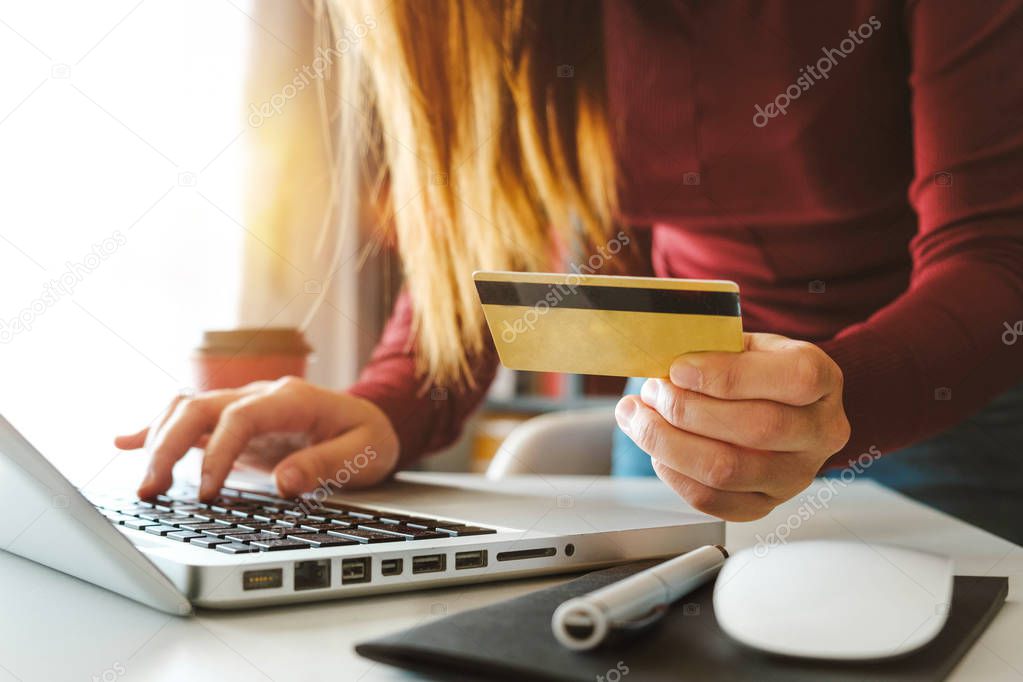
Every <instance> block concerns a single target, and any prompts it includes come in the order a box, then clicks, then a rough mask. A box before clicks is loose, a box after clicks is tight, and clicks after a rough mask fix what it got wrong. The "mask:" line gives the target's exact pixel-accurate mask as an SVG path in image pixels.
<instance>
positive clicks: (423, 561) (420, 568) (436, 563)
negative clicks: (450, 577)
mask: <svg viewBox="0 0 1023 682" xmlns="http://www.w3.org/2000/svg"><path fill="white" fill-rule="evenodd" d="M447 563H448V562H447V556H445V555H444V554H427V555H426V556H414V557H412V572H413V573H437V572H439V571H443V570H444V569H445V568H447Z"/></svg>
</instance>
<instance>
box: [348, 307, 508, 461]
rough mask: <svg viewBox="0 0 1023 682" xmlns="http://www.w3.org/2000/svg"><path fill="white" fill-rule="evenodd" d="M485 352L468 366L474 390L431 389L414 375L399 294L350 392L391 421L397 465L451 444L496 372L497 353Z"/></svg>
mask: <svg viewBox="0 0 1023 682" xmlns="http://www.w3.org/2000/svg"><path fill="white" fill-rule="evenodd" d="M489 338H490V337H489V336H488V337H487V339H488V343H487V349H486V351H485V352H484V353H483V354H482V355H481V356H480V357H478V358H476V359H475V360H474V361H473V365H472V375H473V378H474V379H475V382H476V385H475V388H469V387H465V386H463V387H461V388H458V389H451V388H442V387H439V386H431V385H429V384H427V383H425V382H424V381H423V379H422V377H420V376H419V375H418V374H417V372H416V360H415V340H414V339H413V338H412V301H411V298H410V296H409V295H408V292H402V294H401V296H399V297H398V301H397V302H396V303H395V305H394V312H393V313H392V315H391V319H390V320H389V321H388V323H387V326H386V327H385V328H384V333H383V336H382V337H381V339H380V343H379V344H378V345H377V347H376V349H375V350H374V351H373V356H372V357H371V358H370V361H369V364H367V366H366V367H365V369H363V371H362V374H361V375H360V376H359V380H358V382H356V383H355V385H353V386H351V387H350V388H349V389H348V392H349V393H352V394H353V395H356V396H359V397H360V398H365V399H366V400H369V401H370V402H372V403H374V404H375V405H377V407H379V408H380V409H381V410H383V411H384V413H385V414H386V415H387V416H388V417H389V418H390V420H391V424H392V425H393V426H394V430H395V432H396V433H397V434H398V440H399V442H400V443H401V453H400V461H399V466H403V465H407V464H409V463H410V462H412V461H414V460H416V459H418V458H419V457H421V456H422V455H423V454H425V453H427V452H431V451H433V450H439V449H440V448H443V447H444V446H446V445H450V444H451V443H453V442H454V441H455V440H456V439H457V438H458V436H459V435H460V434H461V432H462V425H463V424H464V423H465V421H466V420H467V419H468V418H469V415H471V414H472V412H473V411H474V410H475V409H476V407H478V406H479V404H480V403H481V402H482V401H483V398H484V396H485V395H486V392H487V388H488V387H489V386H490V382H491V381H493V378H494V373H495V372H496V371H497V353H496V351H495V350H494V348H493V345H492V343H491V342H490V341H489Z"/></svg>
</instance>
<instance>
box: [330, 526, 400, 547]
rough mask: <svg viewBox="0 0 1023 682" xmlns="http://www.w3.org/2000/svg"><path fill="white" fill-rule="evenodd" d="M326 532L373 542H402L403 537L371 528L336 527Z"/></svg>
mask: <svg viewBox="0 0 1023 682" xmlns="http://www.w3.org/2000/svg"><path fill="white" fill-rule="evenodd" d="M327 533H329V534H330V535H335V536H338V537H342V538H348V539H350V540H356V541H358V542H364V543H373V542H404V541H405V538H403V537H400V536H398V535H391V534H390V533H378V532H376V531H372V530H363V529H361V528H338V529H337V530H334V529H331V530H328V531H327Z"/></svg>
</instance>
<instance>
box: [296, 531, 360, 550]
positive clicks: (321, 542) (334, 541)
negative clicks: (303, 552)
mask: <svg viewBox="0 0 1023 682" xmlns="http://www.w3.org/2000/svg"><path fill="white" fill-rule="evenodd" d="M295 539H296V540H301V541H302V542H305V543H308V544H310V545H312V546H313V547H341V546H342V545H357V544H359V541H358V540H349V539H348V538H339V537H337V536H336V535H328V534H326V533H310V534H309V535H296V536H295Z"/></svg>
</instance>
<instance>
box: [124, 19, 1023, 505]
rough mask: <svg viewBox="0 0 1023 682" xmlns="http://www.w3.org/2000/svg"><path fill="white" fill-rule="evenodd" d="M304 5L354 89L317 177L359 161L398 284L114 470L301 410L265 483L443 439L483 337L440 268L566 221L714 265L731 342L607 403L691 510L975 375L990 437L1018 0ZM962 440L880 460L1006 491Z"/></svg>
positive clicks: (280, 424) (535, 261)
mask: <svg viewBox="0 0 1023 682" xmlns="http://www.w3.org/2000/svg"><path fill="white" fill-rule="evenodd" d="M330 10H331V16H332V18H333V19H334V21H335V30H336V31H338V32H339V33H340V31H341V30H342V29H343V27H344V26H345V25H351V24H354V23H356V22H364V23H366V24H367V25H369V26H371V32H370V33H369V34H368V35H367V36H366V37H365V38H364V39H362V41H361V42H360V44H359V46H358V50H357V51H353V52H352V53H350V54H345V55H343V56H342V58H341V59H340V61H339V63H338V64H337V65H335V66H336V69H337V72H336V74H335V76H336V79H337V81H338V82H337V83H334V84H332V86H331V88H329V89H328V91H333V90H334V89H335V88H336V89H337V90H338V91H339V93H340V96H341V97H343V98H344V100H345V101H346V102H348V103H352V102H358V103H360V107H361V109H362V111H361V112H358V113H354V111H353V110H354V107H349V108H346V109H345V110H344V111H343V113H345V115H343V116H342V121H341V124H340V125H341V128H342V130H341V133H340V135H339V139H340V140H341V141H342V142H343V144H342V147H343V148H342V152H343V156H344V159H347V163H348V164H349V165H347V166H344V167H345V168H347V169H348V170H347V171H346V172H345V173H343V174H342V177H343V178H345V187H344V188H342V189H343V190H346V191H344V192H343V193H342V197H343V198H346V201H348V202H351V201H352V200H353V197H355V196H357V195H360V194H361V195H365V194H367V192H365V191H364V190H365V189H366V188H368V187H386V188H387V191H386V195H385V196H383V197H382V199H381V200H382V201H385V202H386V204H387V205H388V206H389V207H390V210H391V212H392V216H391V218H390V220H388V221H386V222H387V224H388V225H389V226H390V227H391V228H393V231H394V234H395V235H396V238H397V242H398V245H399V249H400V254H401V258H402V262H403V266H404V271H405V276H406V280H407V288H406V293H405V294H403V295H402V297H401V298H400V300H399V301H398V303H397V305H396V308H395V311H394V315H393V318H392V319H391V321H390V322H389V324H388V326H387V328H386V330H385V332H384V335H383V338H382V340H381V341H380V344H379V346H378V348H377V350H376V352H375V354H374V356H373V358H372V361H371V362H370V363H369V365H368V367H366V369H365V371H364V372H363V374H362V376H361V378H360V380H359V381H358V383H356V384H355V385H354V386H352V387H350V388H349V389H348V390H347V391H344V392H335V391H330V390H326V389H324V388H319V387H316V386H312V385H309V384H307V383H305V382H303V381H301V380H297V379H285V380H282V381H279V382H275V383H271V384H258V385H251V386H248V387H245V388H241V389H238V390H230V391H213V392H208V393H202V394H199V395H197V396H194V397H191V398H187V399H178V400H176V401H175V402H174V404H173V405H172V406H171V408H170V409H169V410H168V412H167V414H166V415H165V416H164V417H163V418H162V419H161V420H160V421H159V422H158V425H157V426H156V431H155V433H154V434H153V436H152V438H151V439H150V441H151V449H152V452H153V454H152V464H151V468H150V470H149V473H148V475H147V477H146V479H145V481H144V482H143V483H142V485H141V487H140V489H139V494H140V495H142V496H148V495H152V494H155V493H159V492H161V491H163V490H165V489H166V488H167V487H168V486H169V485H170V483H171V467H172V465H173V463H174V462H175V461H176V460H177V459H179V458H180V457H181V456H182V455H183V454H184V453H185V452H186V450H187V449H188V448H189V447H190V446H192V445H193V444H196V443H199V442H205V439H206V438H207V437H208V444H207V445H206V455H205V460H204V465H203V483H202V489H201V494H202V495H203V496H209V495H212V494H214V493H215V491H216V490H217V489H218V488H219V487H220V485H221V483H222V482H223V481H224V478H225V476H226V475H227V474H228V472H229V471H230V469H231V467H232V464H233V462H234V460H235V458H236V457H237V456H238V454H239V452H240V451H241V450H242V449H243V447H244V446H245V444H246V442H247V441H248V440H249V438H250V437H252V436H254V435H257V434H259V433H261V432H267V431H306V432H308V433H309V435H310V436H311V438H312V442H313V444H312V445H311V446H310V447H308V448H306V449H303V450H300V451H297V452H294V453H292V454H290V455H289V456H287V457H285V458H284V459H283V460H281V461H280V462H279V463H277V464H276V466H275V467H274V468H273V475H274V476H275V480H276V482H277V485H278V486H279V488H280V490H281V492H282V493H284V494H286V495H292V494H297V493H301V492H303V491H309V490H312V489H313V488H314V487H316V486H317V484H318V482H319V481H321V480H330V479H331V478H333V477H334V474H335V473H336V472H337V471H338V470H339V469H340V468H342V467H343V466H344V465H345V463H346V462H347V460H349V459H350V458H351V457H352V456H353V455H354V454H355V453H359V452H363V451H368V450H367V448H369V449H371V450H372V451H373V452H374V453H375V457H374V458H373V459H372V461H371V462H370V463H369V465H368V466H366V467H365V468H364V469H363V470H361V471H359V472H358V474H357V475H356V476H355V477H353V479H352V481H351V483H350V485H372V484H374V483H377V482H379V481H381V480H383V479H385V478H386V477H388V476H389V475H390V474H391V473H392V472H393V471H395V470H396V469H398V468H400V467H401V466H403V465H406V464H408V463H409V462H412V461H413V460H415V459H416V458H418V457H420V456H422V455H423V454H424V453H427V452H429V451H431V450H435V449H437V448H440V447H442V446H444V445H446V444H448V443H450V442H452V440H453V439H454V438H455V437H456V436H457V434H458V433H459V429H460V427H461V425H462V423H463V422H464V421H465V419H466V418H467V416H468V415H469V414H470V413H471V412H472V411H473V410H474V409H475V408H476V406H477V405H478V404H479V403H480V401H481V399H482V398H483V395H484V392H485V390H486V388H487V385H488V383H489V382H490V380H491V378H492V376H493V373H494V370H495V365H496V359H495V357H494V353H493V351H492V346H491V343H490V340H489V339H488V338H487V337H486V335H485V327H484V324H483V321H482V317H481V310H480V308H479V305H478V302H477V299H476V294H475V291H474V289H473V284H472V280H471V277H470V273H471V272H472V271H473V270H475V269H548V268H550V267H551V264H550V262H549V258H548V254H550V253H551V251H552V248H551V246H552V244H553V243H555V242H556V241H559V240H560V239H570V238H571V237H572V234H574V233H573V232H571V231H570V230H569V229H568V227H569V226H571V225H577V226H578V225H580V224H581V225H582V226H583V232H584V233H585V235H586V237H587V238H588V240H589V243H590V245H591V248H593V249H597V248H599V246H600V245H601V244H603V243H604V242H605V241H606V240H607V239H608V238H610V236H611V235H613V234H616V233H617V231H618V230H619V229H620V228H621V227H626V228H628V229H630V230H632V232H633V233H634V234H644V233H645V234H648V235H649V237H650V239H649V243H651V247H650V253H649V254H646V255H649V257H650V261H651V262H652V266H653V270H654V272H655V273H656V274H657V275H659V276H666V277H691V278H725V279H732V280H735V281H737V282H738V283H739V284H740V286H741V288H742V292H743V313H744V325H745V327H746V329H747V331H748V332H750V333H748V334H747V336H746V348H747V351H746V352H745V353H740V354H734V355H732V354H717V353H704V354H694V355H690V356H685V357H681V358H679V359H678V360H677V361H676V362H675V363H674V365H673V366H672V368H671V374H670V380H649V381H646V382H645V383H643V384H642V390H641V392H640V394H639V395H638V396H636V395H627V396H626V397H624V398H623V399H622V400H621V402H620V403H619V404H618V407H617V411H616V416H617V419H618V423H619V425H620V426H621V428H622V430H623V432H624V433H625V434H627V435H628V437H629V438H630V439H632V440H633V441H634V442H635V443H636V444H637V445H638V446H639V447H640V448H642V450H643V451H644V452H645V453H647V455H646V456H648V457H649V461H650V462H652V466H653V471H654V472H656V474H657V475H658V476H659V477H660V478H661V479H662V480H663V481H664V482H665V483H666V484H668V485H669V486H670V487H671V488H672V489H673V490H675V491H676V492H677V493H678V494H679V495H681V496H682V497H684V498H685V499H686V500H688V501H689V502H690V503H691V504H692V505H693V506H694V507H696V508H698V509H701V510H703V511H706V512H709V513H711V514H715V515H717V516H719V517H722V518H725V519H732V520H748V519H755V518H759V517H761V516H763V515H765V514H766V513H768V512H769V511H770V510H771V509H772V508H773V507H775V506H776V505H778V504H779V503H780V502H782V501H784V500H786V499H788V498H790V497H792V496H794V495H796V494H798V493H799V492H800V491H801V490H803V489H804V488H805V487H806V486H807V485H808V484H809V483H810V482H811V480H812V479H813V477H814V476H815V475H817V474H818V473H819V472H821V471H822V470H825V469H827V468H829V467H841V466H843V465H846V464H847V463H849V462H856V461H858V458H859V455H860V454H861V453H889V454H886V457H885V458H882V460H881V461H880V462H878V463H877V464H876V465H874V466H877V467H880V466H881V464H882V463H884V462H885V461H886V460H891V461H892V462H893V464H894V465H898V460H899V458H900V456H901V455H902V453H899V452H892V451H895V450H899V449H902V448H907V447H909V446H913V445H914V444H927V443H929V444H931V445H932V446H933V444H934V443H935V442H936V441H935V440H934V438H935V437H936V436H938V434H942V433H950V432H951V431H950V430H953V431H954V429H955V427H956V426H957V425H958V424H961V423H963V422H964V420H966V419H967V418H969V417H971V415H976V414H977V413H978V412H979V413H980V414H981V415H983V414H985V412H984V410H985V406H988V405H992V404H993V405H996V406H997V405H1001V407H999V408H998V409H1000V410H1002V412H1001V413H1000V414H1002V413H1004V410H1005V408H1004V404H1005V403H1006V400H1008V404H1010V406H1011V413H1012V414H1013V415H1014V416H1015V419H1013V420H1011V423H1010V425H1009V427H1010V428H1004V429H1003V430H1002V432H999V433H997V434H991V433H989V434H988V436H990V437H994V438H1006V439H1009V438H1015V439H1016V441H1014V442H1018V440H1019V438H1020V436H1019V431H1020V428H1019V426H1018V417H1019V416H1020V415H1023V407H1021V402H1023V401H1020V400H1016V401H1015V402H1013V401H1012V400H1011V396H1012V394H1006V395H1008V396H1009V398H1008V399H1007V398H1005V397H1004V396H1003V397H1002V398H1001V399H1000V400H1001V403H999V402H998V401H995V403H992V401H993V400H994V399H995V398H996V397H997V396H999V394H1002V393H1004V392H1005V391H1007V390H1008V389H1010V388H1011V387H1013V386H1014V385H1016V384H1017V383H1019V382H1020V380H1021V378H1023V343H1021V344H1016V345H1011V344H1008V343H1007V342H1004V341H1003V332H1004V331H1005V329H1006V323H1008V324H1009V326H1010V327H1011V325H1012V324H1013V323H1014V322H1015V321H1016V320H1017V319H1020V318H1021V317H1023V190H1021V189H1020V185H1019V179H1020V178H1021V177H1023V126H1021V125H1020V124H1021V122H1023V71H1021V70H1020V69H1019V66H1018V61H1019V59H1018V58H1019V56H1020V52H1019V45H1020V44H1021V37H1023V36H1021V35H1020V33H1021V31H1020V26H1021V25H1023V24H1021V19H1023V9H1021V3H1020V2H1017V1H1012V2H1002V3H998V4H990V5H988V4H983V5H980V6H978V5H975V4H970V3H959V2H954V1H953V0H949V1H948V2H921V3H916V2H905V3H900V2H891V1H890V0H857V1H849V2H838V3H835V2H830V3H788V2H714V3H704V2H696V1H693V0H677V1H674V2H656V3H655V2H616V1H612V0H607V1H606V2H603V3H598V2H583V1H580V0H572V1H551V0H506V1H504V2H499V1H496V0H495V1H482V0H478V1H477V0H452V1H450V2H416V1H414V0H397V1H396V2H387V3H380V4H377V3H373V2H355V1H352V0H344V1H341V0H337V1H336V2H333V3H331V4H330ZM366 17H369V18H371V19H372V21H373V23H372V24H370V23H369V22H366ZM346 112H347V113H346ZM367 121H369V122H370V125H369V126H368V127H367V126H366V122H367ZM353 160H355V161H359V162H363V163H365V164H366V165H367V166H368V170H369V173H366V172H357V170H356V169H354V167H353V166H352V165H351V164H352V162H353ZM364 170H366V169H364ZM367 178H368V179H367ZM552 226H553V227H552ZM559 235H560V239H559ZM639 241H641V240H637V243H638V242H639ZM431 386H433V387H444V388H445V389H446V391H439V392H438V391H432V390H430V387H431ZM438 395H441V396H445V397H444V399H435V398H437V396H438ZM987 409H988V410H991V409H994V408H992V407H988V408H987ZM939 438H940V437H939ZM145 439H146V431H142V432H140V433H137V434H134V435H132V436H125V437H121V438H119V439H118V445H119V446H120V447H122V448H138V447H141V446H142V445H143V443H144V441H145ZM929 439H930V440H929ZM974 440H975V441H976V439H974ZM1004 442H1006V443H1007V444H1008V441H1004ZM996 445H997V442H996ZM974 447H980V445H979V444H978V443H977V442H970V441H969V440H967V444H966V445H965V446H963V447H959V448H958V449H956V450H955V451H954V452H948V449H947V448H945V449H944V450H942V449H941V448H938V450H939V451H935V452H934V453H932V454H931V455H928V457H930V459H926V458H925V460H926V461H924V462H923V463H922V465H920V466H922V468H923V471H917V472H915V473H913V474H912V475H911V478H912V477H916V478H913V480H919V477H920V476H925V477H926V475H927V473H928V471H927V470H928V469H931V470H933V471H943V472H945V474H946V475H948V472H949V471H952V472H960V471H968V472H971V473H970V478H969V479H968V480H965V479H964V480H963V481H962V483H963V484H969V485H975V486H980V488H981V489H983V490H986V491H990V492H991V494H992V495H996V496H997V495H998V494H1000V493H1006V494H1007V496H1008V497H1007V498H1006V499H1009V498H1011V499H1013V500H1016V501H1015V502H1014V504H1016V505H1017V509H1018V504H1019V503H1018V497H1019V495H1018V492H1019V482H1020V479H1021V464H1020V458H1019V457H1018V454H1017V453H1011V454H1010V450H1011V448H1009V447H1006V448H1004V452H1001V453H999V452H998V450H999V448H998V447H994V448H991V447H989V448H988V449H987V451H986V454H985V455H984V457H985V458H987V459H984V460H983V461H978V460H979V459H980V458H976V457H974V454H975V453H974V452H973V451H972V450H971V448H974ZM918 452H919V451H918ZM859 459H862V458H859ZM868 459H871V458H868ZM909 460H912V461H913V462H914V465H919V464H920V463H919V462H918V460H917V459H914V458H912V457H907V461H909ZM950 467H951V468H950ZM349 470H350V468H349ZM951 479H952V480H953V481H958V480H959V478H958V474H957V473H954V474H952V475H951ZM998 499H1002V498H998ZM1015 518H1019V514H1016V516H1015Z"/></svg>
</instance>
